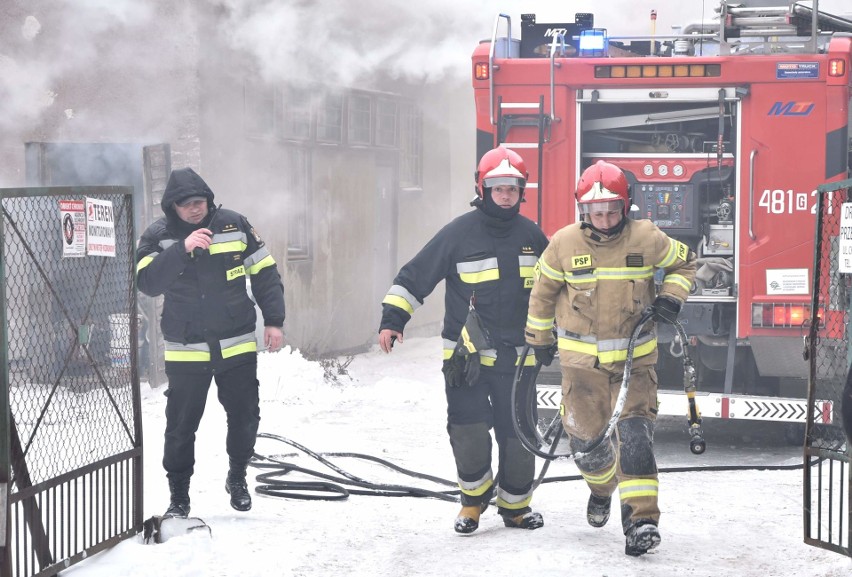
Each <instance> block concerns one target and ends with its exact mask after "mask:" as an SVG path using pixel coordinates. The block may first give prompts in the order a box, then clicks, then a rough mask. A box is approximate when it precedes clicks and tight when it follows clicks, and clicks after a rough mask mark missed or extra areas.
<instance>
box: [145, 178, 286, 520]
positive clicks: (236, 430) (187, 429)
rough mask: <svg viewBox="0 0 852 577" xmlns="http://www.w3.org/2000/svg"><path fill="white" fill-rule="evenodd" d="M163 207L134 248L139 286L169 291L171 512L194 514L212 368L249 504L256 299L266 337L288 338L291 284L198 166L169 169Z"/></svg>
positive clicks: (236, 501)
mask: <svg viewBox="0 0 852 577" xmlns="http://www.w3.org/2000/svg"><path fill="white" fill-rule="evenodd" d="M161 206H162V207H163V212H164V213H165V217H164V218H161V219H159V220H157V221H156V222H154V223H153V224H152V225H151V226H149V227H148V228H147V230H145V232H144V233H143V234H142V238H141V240H140V242H139V248H138V249H137V251H136V261H137V265H136V272H137V284H138V286H139V290H141V291H142V292H143V293H145V294H147V295H149V296H152V297H155V296H159V295H164V296H165V298H164V301H163V315H162V318H161V320H160V326H161V328H162V332H163V338H164V340H165V349H166V351H165V361H166V374H167V376H168V378H169V385H168V389H167V390H166V396H167V399H168V400H167V402H166V433H165V448H164V451H163V467H164V468H165V470H166V476H167V477H168V480H169V490H170V492H171V501H170V504H169V508H168V510H167V511H166V513H165V515H166V516H175V517H186V516H187V515H188V514H189V509H190V507H189V480H190V477H191V476H192V473H193V467H194V465H195V433H196V431H197V430H198V424H199V422H200V421H201V416H202V415H203V414H204V406H205V403H206V400H207V391H208V389H209V387H210V382H211V380H212V378H213V377H214V376H215V378H216V386H217V388H218V397H219V402H220V403H222V406H223V407H224V408H225V412H226V414H227V422H228V433H227V438H226V448H227V452H228V459H229V465H230V467H229V470H228V476H227V480H226V482H225V490H226V491H227V492H228V493H230V495H231V506H232V507H233V508H234V509H237V510H238V511H248V510H249V509H251V495H250V494H249V492H248V486H247V484H246V466H247V465H248V462H249V459H251V456H252V453H253V451H254V443H255V438H256V435H257V428H258V424H259V423H260V409H259V399H258V386H259V383H258V380H257V341H256V338H255V323H256V320H257V316H256V313H255V308H254V303H253V302H252V300H251V299H250V298H249V295H248V291H247V286H246V279H247V278H249V279H251V291H252V294H253V295H254V298H255V300H256V301H257V304H258V306H259V307H260V310H261V312H262V313H263V324H264V326H265V329H264V335H263V338H264V345H265V347H266V348H267V350H270V351H277V350H278V349H280V348H281V345H282V344H283V341H284V333H283V330H282V327H283V326H284V287H283V285H282V284H281V276H280V275H279V273H278V268H277V266H276V264H275V260H274V259H273V258H272V255H270V254H269V251H268V250H267V249H266V247H265V246H264V243H263V241H262V240H261V239H260V236H259V235H258V234H257V232H255V230H254V228H252V226H251V225H250V224H249V222H248V220H246V218H245V217H244V216H242V215H241V214H238V213H236V212H234V211H232V210H227V209H221V208H219V209H217V208H216V207H215V205H214V204H213V191H212V190H210V187H209V186H207V183H206V182H204V180H203V179H202V178H201V177H200V176H199V175H198V174H196V173H195V171H193V170H192V169H191V168H182V169H178V170H174V171H172V173H171V175H170V176H169V182H168V184H167V185H166V190H165V193H164V194H163V199H162V202H161Z"/></svg>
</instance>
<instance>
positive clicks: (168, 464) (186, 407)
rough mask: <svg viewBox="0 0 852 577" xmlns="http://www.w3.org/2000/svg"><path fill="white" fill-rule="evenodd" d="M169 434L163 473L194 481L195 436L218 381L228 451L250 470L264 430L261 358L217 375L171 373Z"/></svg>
mask: <svg viewBox="0 0 852 577" xmlns="http://www.w3.org/2000/svg"><path fill="white" fill-rule="evenodd" d="M166 373H167V375H168V377H169V386H168V390H166V397H167V401H166V434H165V447H164V449H163V468H164V469H165V470H166V473H167V474H168V477H169V478H170V479H181V478H189V477H190V476H191V475H192V473H193V468H194V466H195V433H196V431H198V425H199V423H200V422H201V417H202V416H203V415H204V406H205V405H206V403H207V392H208V390H209V388H210V382H211V381H212V380H213V379H214V378H215V379H216V388H217V390H218V397H219V402H220V403H221V404H222V407H224V409H225V413H226V415H227V423H228V433H227V436H226V440H225V447H226V449H227V452H228V457H229V461H230V463H231V464H232V465H233V466H234V467H244V466H245V465H246V464H247V463H248V462H249V459H251V456H252V453H253V452H254V444H255V440H256V438H257V429H258V426H259V424H260V406H259V398H258V387H259V383H258V380H257V358H256V357H255V359H254V360H253V361H252V362H248V363H245V364H240V365H238V366H235V367H232V368H228V369H226V370H222V371H221V372H220V371H217V372H216V373H215V375H213V374H211V373H209V372H207V373H204V374H188V373H185V372H178V371H168V370H167V371H166Z"/></svg>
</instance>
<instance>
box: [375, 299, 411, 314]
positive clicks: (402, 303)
mask: <svg viewBox="0 0 852 577" xmlns="http://www.w3.org/2000/svg"><path fill="white" fill-rule="evenodd" d="M382 304H385V305H391V306H394V307H396V308H398V309H402V310H404V311H405V312H407V313H408V314H413V313H414V309H413V308H412V307H411V305H410V304H409V303H408V301H407V300H405V299H404V298H402V297H400V296H397V295H385V298H384V300H383V301H382Z"/></svg>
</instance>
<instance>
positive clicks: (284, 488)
mask: <svg viewBox="0 0 852 577" xmlns="http://www.w3.org/2000/svg"><path fill="white" fill-rule="evenodd" d="M257 437H258V438H263V439H272V440H275V441H279V442H282V443H285V444H288V445H290V446H292V447H295V448H296V449H298V450H299V451H301V452H303V453H305V454H306V455H308V456H310V457H312V458H313V459H315V460H317V461H319V462H320V463H322V464H323V465H325V466H326V467H328V468H329V469H332V470H333V471H335V472H337V473H338V475H331V474H328V473H323V472H320V471H315V470H312V469H308V468H305V467H301V466H299V465H295V464H293V463H287V462H285V461H283V460H281V459H280V458H278V457H272V456H263V455H259V454H257V453H255V455H254V460H252V462H251V463H249V466H251V467H255V468H257V469H263V470H266V471H267V472H265V473H261V474H259V475H257V477H256V479H257V481H258V483H259V484H258V485H257V487H256V488H255V491H256V492H257V493H259V494H261V495H267V496H269V497H284V498H289V499H302V500H326V501H341V500H346V499H348V498H349V495H372V496H377V497H429V498H432V499H440V500H442V501H452V502H458V495H459V493H460V491H459V489H458V484H457V483H456V482H455V481H450V480H448V479H442V478H440V477H436V476H433V475H428V474H425V473H420V472H417V471H412V470H409V469H405V468H403V467H400V466H398V465H395V464H394V463H391V462H390V461H387V460H385V459H381V458H379V457H375V456H372V455H366V454H363V453H344V452H337V453H316V452H314V451H312V450H310V449H308V448H307V447H305V446H304V445H301V444H299V443H297V442H296V441H293V440H291V439H287V438H285V437H282V436H280V435H273V434H270V433H258V435H257ZM556 444H557V443H556V442H554V443H553V444H552V445H551V451H553V450H554V448H555V446H556ZM329 457H332V458H334V457H337V458H352V459H360V460H364V461H371V462H374V463H377V464H379V465H382V466H383V467H386V468H389V469H391V470H393V471H396V472H398V473H401V474H402V475H405V476H408V477H413V478H416V479H422V480H425V481H430V482H432V483H435V484H437V485H442V486H445V487H455V489H452V490H437V491H436V490H429V489H422V488H420V487H411V486H407V485H401V484H388V483H374V482H371V481H368V480H366V479H362V478H361V477H357V476H355V475H352V474H351V473H348V472H346V471H345V470H343V469H341V468H340V467H338V466H337V465H335V464H334V463H332V462H331V461H330V460H329V459H328V458H329ZM550 463H551V459H547V460H545V462H544V464H543V466H542V468H541V471H540V472H539V475H538V478H537V480H536V482H535V484H534V488H535V487H538V486H539V485H540V484H542V483H557V482H564V481H582V480H583V477H582V475H579V474H578V475H564V476H558V477H548V478H545V477H544V476H545V474H546V473H547V469H548V467H549V465H550ZM803 467H804V464H802V463H797V464H794V465H701V466H688V467H661V468H659V469H658V472H659V473H691V472H695V473H697V472H704V471H783V470H796V469H802V468H803ZM290 472H296V473H302V474H303V475H308V476H313V477H316V478H319V479H324V481H303V480H300V481H287V480H282V479H281V477H284V476H285V475H287V474H289V473H290Z"/></svg>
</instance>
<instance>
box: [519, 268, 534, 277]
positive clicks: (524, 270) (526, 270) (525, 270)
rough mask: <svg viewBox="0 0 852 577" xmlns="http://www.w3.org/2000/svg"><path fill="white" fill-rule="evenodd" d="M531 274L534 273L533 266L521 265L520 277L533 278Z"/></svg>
mask: <svg viewBox="0 0 852 577" xmlns="http://www.w3.org/2000/svg"><path fill="white" fill-rule="evenodd" d="M533 274H535V267H534V266H522V267H521V278H533Z"/></svg>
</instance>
